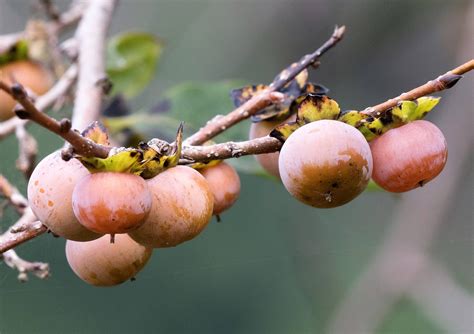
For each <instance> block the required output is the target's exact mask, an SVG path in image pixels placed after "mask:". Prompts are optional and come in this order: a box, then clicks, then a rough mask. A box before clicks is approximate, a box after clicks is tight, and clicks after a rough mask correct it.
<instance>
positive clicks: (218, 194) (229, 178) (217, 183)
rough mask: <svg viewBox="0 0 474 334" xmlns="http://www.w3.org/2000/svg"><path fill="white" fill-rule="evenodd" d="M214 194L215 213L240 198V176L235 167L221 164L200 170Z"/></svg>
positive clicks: (225, 208)
mask: <svg viewBox="0 0 474 334" xmlns="http://www.w3.org/2000/svg"><path fill="white" fill-rule="evenodd" d="M200 172H201V174H202V175H203V176H204V177H205V178H206V181H207V183H208V184H209V187H210V189H211V192H212V194H213V196H214V210H213V214H214V215H219V214H221V213H222V212H224V211H225V210H227V209H229V208H230V207H231V206H232V205H233V204H234V203H235V202H236V201H237V199H238V198H239V194H240V178H239V174H237V172H236V170H235V169H234V167H232V166H230V165H229V164H226V163H225V162H221V163H220V164H218V165H216V166H213V167H209V168H204V169H202V170H200Z"/></svg>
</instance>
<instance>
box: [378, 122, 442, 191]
mask: <svg viewBox="0 0 474 334" xmlns="http://www.w3.org/2000/svg"><path fill="white" fill-rule="evenodd" d="M370 148H371V149H372V156H373V158H374V172H373V174H372V178H373V180H374V181H375V182H376V183H377V184H378V185H379V186H380V187H382V188H383V189H385V190H387V191H390V192H395V193H400V192H405V191H409V190H412V189H415V188H418V187H420V186H422V185H424V184H426V183H427V182H429V181H431V180H432V179H434V178H435V177H436V176H438V175H439V174H440V173H441V171H442V170H443V168H444V166H445V165H446V162H447V159H448V146H447V143H446V139H445V138H444V135H443V132H441V130H440V129H439V128H438V127H437V126H436V125H434V124H433V123H431V122H428V121H425V120H418V121H414V122H411V123H408V124H406V125H404V126H401V127H399V128H396V129H392V130H390V131H388V132H386V133H385V134H383V135H382V136H380V137H379V138H377V139H375V140H373V141H372V142H371V143H370Z"/></svg>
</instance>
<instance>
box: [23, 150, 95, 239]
mask: <svg viewBox="0 0 474 334" xmlns="http://www.w3.org/2000/svg"><path fill="white" fill-rule="evenodd" d="M87 175H89V172H88V171H87V169H86V168H85V167H84V166H82V164H81V163H80V162H79V161H77V160H76V159H71V160H69V161H67V162H66V161H64V160H63V159H62V158H61V154H60V153H59V152H54V153H51V154H50V155H48V156H47V157H45V158H44V159H43V160H41V161H40V163H39V164H38V165H37V166H36V168H35V169H34V171H33V173H32V174H31V177H30V180H29V182H28V202H29V204H30V207H31V209H32V210H33V212H34V214H35V215H36V217H37V218H38V219H39V220H40V221H41V222H42V223H43V224H44V225H46V226H47V227H48V228H49V229H50V230H51V231H52V232H53V233H54V234H56V235H59V236H61V237H63V238H66V239H70V240H76V241H89V240H93V239H97V238H99V237H100V236H101V235H100V234H96V233H94V232H92V231H90V230H88V229H86V228H85V227H84V226H82V225H81V224H80V223H79V221H78V220H77V219H76V216H75V215H74V212H73V210H72V192H73V189H74V187H75V186H76V183H77V182H78V181H79V180H80V179H81V178H83V177H85V176H87Z"/></svg>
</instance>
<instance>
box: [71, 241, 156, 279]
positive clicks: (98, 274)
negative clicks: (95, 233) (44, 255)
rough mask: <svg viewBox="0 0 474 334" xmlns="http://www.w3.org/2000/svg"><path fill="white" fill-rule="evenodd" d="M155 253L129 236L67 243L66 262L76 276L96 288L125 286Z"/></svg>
mask: <svg viewBox="0 0 474 334" xmlns="http://www.w3.org/2000/svg"><path fill="white" fill-rule="evenodd" d="M151 254H152V249H151V248H149V247H145V246H143V245H140V244H139V243H137V242H135V241H133V240H132V239H131V238H130V237H129V236H128V235H127V234H118V235H116V236H115V242H114V243H110V237H109V236H103V237H102V238H99V239H97V240H93V241H89V242H75V241H71V240H68V241H67V242H66V258H67V261H68V263H69V266H70V267H71V269H72V270H73V271H74V273H75V274H76V275H77V276H79V278H81V279H82V280H83V281H85V282H87V283H89V284H92V285H95V286H112V285H117V284H120V283H123V282H125V281H127V280H129V279H131V278H134V277H135V275H137V273H138V272H139V271H140V270H141V269H142V268H143V267H144V266H145V265H146V263H147V262H148V260H149V259H150V257H151Z"/></svg>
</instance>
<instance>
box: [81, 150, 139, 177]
mask: <svg viewBox="0 0 474 334" xmlns="http://www.w3.org/2000/svg"><path fill="white" fill-rule="evenodd" d="M76 158H77V159H78V160H79V161H80V162H81V163H82V164H83V165H84V167H86V168H87V169H88V170H89V172H91V173H100V172H117V173H131V174H136V175H139V174H140V173H141V172H142V170H143V166H142V160H143V153H142V152H141V151H140V150H137V149H127V150H124V151H121V152H118V153H117V154H114V155H112V156H110V157H107V158H104V159H101V158H97V157H82V156H77V157H76Z"/></svg>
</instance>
